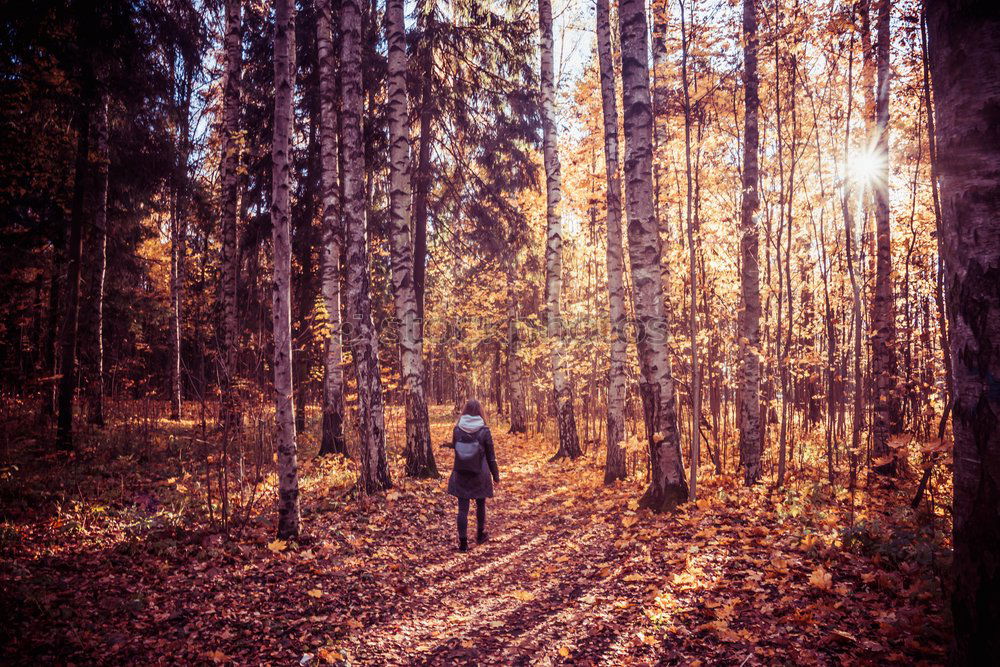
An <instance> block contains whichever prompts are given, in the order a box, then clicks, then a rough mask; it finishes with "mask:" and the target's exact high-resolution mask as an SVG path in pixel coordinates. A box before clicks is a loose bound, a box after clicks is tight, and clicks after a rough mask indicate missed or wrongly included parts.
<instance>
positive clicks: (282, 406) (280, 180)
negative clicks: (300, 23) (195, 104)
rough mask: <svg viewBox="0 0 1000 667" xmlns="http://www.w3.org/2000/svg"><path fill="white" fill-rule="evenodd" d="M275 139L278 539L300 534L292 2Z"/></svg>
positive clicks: (283, 37)
mask: <svg viewBox="0 0 1000 667" xmlns="http://www.w3.org/2000/svg"><path fill="white" fill-rule="evenodd" d="M274 7H275V8H274V141H273V143H272V146H271V160H272V181H273V183H272V196H271V226H272V230H271V240H272V244H273V246H274V247H273V252H274V300H273V306H272V308H273V313H272V316H273V324H274V400H275V426H276V432H277V435H276V438H275V443H276V448H277V451H278V537H280V538H290V537H296V536H297V535H298V534H299V478H298V462H297V455H296V447H295V408H294V406H293V387H292V289H291V287H292V286H291V272H292V245H291V210H290V208H291V206H290V202H289V198H290V197H289V195H290V190H291V154H290V151H291V140H292V100H293V98H294V92H295V91H294V86H295V78H294V76H295V3H294V1H293V0H275V5H274Z"/></svg>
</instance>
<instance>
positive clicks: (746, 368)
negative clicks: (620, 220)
mask: <svg viewBox="0 0 1000 667" xmlns="http://www.w3.org/2000/svg"><path fill="white" fill-rule="evenodd" d="M757 46H758V39H757V7H756V0H743V100H744V116H743V128H744V129H743V134H744V139H743V199H742V202H741V205H740V290H741V296H742V298H741V299H740V304H741V310H740V319H739V323H740V341H739V342H740V372H739V379H740V383H739V388H740V402H739V427H740V466H741V467H742V468H743V481H744V483H745V484H746V485H747V486H750V485H752V484H755V483H756V482H758V481H759V480H760V477H761V467H760V458H761V449H762V446H763V442H762V438H761V432H760V257H759V256H760V238H759V234H760V230H759V223H758V221H757V207H758V205H759V200H758V194H757V182H758V178H759V174H758V164H757V153H758V151H759V148H760V135H759V133H758V129H757V113H758V108H759V106H760V98H759V96H758V88H759V85H760V79H759V77H758V74H757Z"/></svg>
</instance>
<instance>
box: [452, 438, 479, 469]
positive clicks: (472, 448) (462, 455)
mask: <svg viewBox="0 0 1000 667" xmlns="http://www.w3.org/2000/svg"><path fill="white" fill-rule="evenodd" d="M482 466H483V446H482V445H481V444H479V438H478V437H477V438H476V439H475V440H473V441H472V442H463V441H461V440H460V441H458V442H456V443H455V470H457V471H458V472H470V473H478V472H480V471H481V470H482Z"/></svg>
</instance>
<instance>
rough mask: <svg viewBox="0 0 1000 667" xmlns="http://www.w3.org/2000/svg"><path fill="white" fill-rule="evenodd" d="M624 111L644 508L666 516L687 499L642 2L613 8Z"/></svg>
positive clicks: (629, 0) (632, 1)
mask: <svg viewBox="0 0 1000 667" xmlns="http://www.w3.org/2000/svg"><path fill="white" fill-rule="evenodd" d="M618 11H619V14H618V20H619V29H620V31H621V45H622V97H623V103H622V108H623V110H624V125H625V197H626V201H625V205H626V212H627V214H628V245H629V258H630V260H631V264H632V284H633V290H634V295H635V310H636V317H637V320H638V321H637V322H636V325H637V326H636V344H637V346H638V349H639V365H640V369H641V371H642V377H643V383H642V385H641V386H640V389H641V391H642V397H643V407H644V413H645V417H646V428H647V434H648V436H649V448H650V467H651V475H650V484H649V488H648V489H647V490H646V493H645V495H644V496H643V498H642V501H641V502H642V504H643V505H644V506H645V507H649V508H651V509H653V510H655V511H664V510H671V509H673V508H674V507H676V506H677V505H679V504H680V503H683V502H684V501H685V500H686V499H687V492H688V489H687V480H686V479H685V476H684V465H683V462H682V460H681V450H680V439H679V434H678V432H677V408H676V403H677V399H676V396H675V394H674V380H673V376H672V374H671V372H670V357H669V356H668V353H667V321H666V317H665V316H664V308H663V284H662V281H661V275H660V261H661V259H662V255H661V248H660V234H659V229H658V228H657V224H656V219H655V217H654V215H653V141H652V113H651V104H650V94H649V57H648V46H647V37H646V35H647V24H646V10H645V6H644V3H643V2H642V0H622V1H621V2H620V4H619V10H618Z"/></svg>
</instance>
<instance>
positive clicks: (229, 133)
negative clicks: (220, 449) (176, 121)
mask: <svg viewBox="0 0 1000 667" xmlns="http://www.w3.org/2000/svg"><path fill="white" fill-rule="evenodd" d="M241 1H242V0H226V37H225V68H226V69H225V74H224V75H223V82H222V124H223V127H222V164H221V167H220V170H219V171H220V172H221V176H222V183H221V188H220V190H221V192H220V194H221V201H220V202H219V213H220V218H221V223H222V225H221V226H222V290H221V291H222V355H221V356H222V363H223V367H222V370H221V372H220V373H219V383H220V385H221V386H220V390H221V393H222V422H223V424H224V425H225V426H226V427H227V428H232V427H234V426H236V425H237V424H238V423H239V421H240V419H239V414H238V410H237V405H236V403H237V401H236V390H235V381H236V360H237V350H236V345H237V340H238V337H239V315H238V313H237V308H236V294H237V273H238V271H239V258H238V256H237V253H238V248H239V236H238V231H237V215H238V213H237V212H238V210H239V189H238V188H239V175H238V168H239V162H240V136H239V131H240V127H239V126H240V70H241V67H242V49H241V40H242V36H243V30H242V26H241V12H240V3H241Z"/></svg>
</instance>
